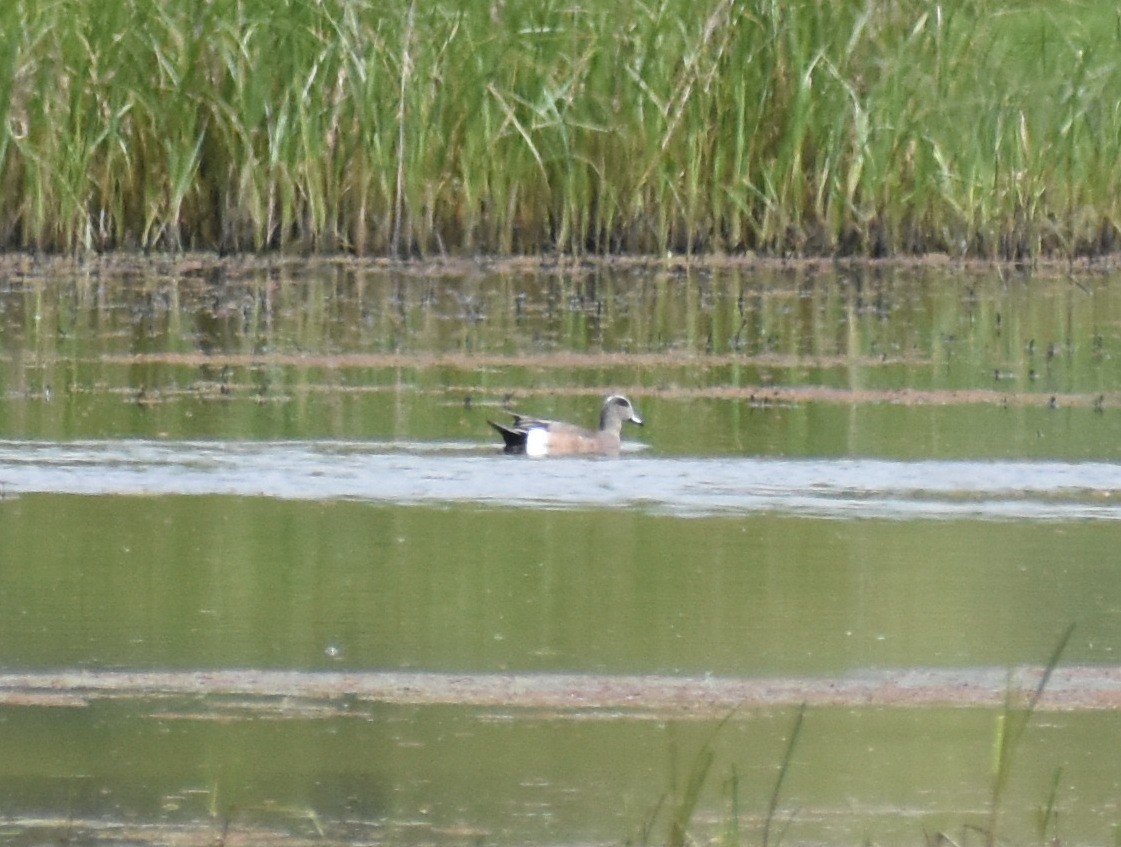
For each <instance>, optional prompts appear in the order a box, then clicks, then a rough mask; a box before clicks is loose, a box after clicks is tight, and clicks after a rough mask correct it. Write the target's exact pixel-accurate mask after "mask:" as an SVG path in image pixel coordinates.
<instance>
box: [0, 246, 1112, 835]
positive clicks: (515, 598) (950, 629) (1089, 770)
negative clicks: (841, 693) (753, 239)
mask: <svg viewBox="0 0 1121 847" xmlns="http://www.w3.org/2000/svg"><path fill="white" fill-rule="evenodd" d="M227 270H229V269H227ZM0 342H2V343H0V543H2V546H3V560H2V563H0V671H3V672H5V673H12V672H18V671H42V672H46V673H48V674H51V673H61V672H70V671H74V670H79V671H81V670H87V671H89V672H91V673H93V674H105V673H109V672H122V673H127V672H129V671H136V670H143V671H163V672H176V673H178V672H193V671H197V670H200V669H201V670H203V671H207V670H230V669H238V668H243V669H248V670H250V671H260V670H263V669H268V670H271V671H274V672H278V673H284V672H288V671H293V672H301V673H304V672H309V671H332V672H355V673H366V672H378V673H394V672H403V671H409V672H414V671H416V672H432V671H441V672H447V673H449V674H466V675H473V674H486V675H488V676H487V677H486V678H488V679H500V678H502V679H505V678H509V675H512V674H513V675H515V676H514V677H513V678H515V679H521V678H524V677H518V676H516V675H517V674H529V675H532V678H534V679H544V678H551V679H555V677H556V676H557V675H559V674H579V675H581V678H582V679H587V680H592V681H594V680H597V679H600V680H602V679H603V678H604V677H605V676H609V675H625V676H627V677H628V678H634V677H643V675H661V676H663V677H664V676H669V677H673V678H678V679H680V678H687V679H690V680H696V679H700V680H706V679H710V678H711V676H717V677H726V678H730V679H733V680H755V681H757V682H758V680H760V679H761V678H769V677H782V678H790V677H795V678H800V679H806V678H815V679H819V680H833V679H852V678H853V677H852V675H853V674H857V673H881V672H882V673H890V674H894V676H891V679H894V680H896V681H898V680H899V679H903V678H906V674H905V671H906V669H913V668H930V669H935V670H939V669H941V670H942V671H946V670H947V669H953V672H954V673H959V672H960V673H964V674H966V675H967V676H968V675H969V674H971V673H975V672H976V669H978V668H986V669H990V670H988V671H986V673H988V674H989V677H987V679H989V682H990V684H992V683H993V680H994V679H995V680H997V682H996V683H995V684H996V685H999V677H1000V676H1001V671H1000V670H999V669H1001V668H1008V667H1016V666H1021V665H1037V664H1038V663H1040V662H1041V661H1044V660H1045V658H1046V657H1047V656H1048V655H1050V654H1051V651H1052V650H1053V649H1054V646H1055V643H1056V641H1057V639H1058V638H1059V636H1060V634H1061V633H1063V632H1064V631H1065V630H1066V628H1067V626H1068V625H1069V624H1070V623H1072V622H1073V623H1075V624H1076V629H1075V635H1074V637H1073V638H1072V640H1071V641H1070V643H1069V645H1068V647H1067V651H1066V653H1065V654H1064V656H1063V662H1064V664H1072V665H1080V666H1085V667H1090V668H1093V667H1095V666H1099V667H1100V666H1104V667H1106V668H1111V667H1114V666H1116V665H1118V664H1119V659H1118V655H1119V653H1121V605H1119V604H1118V602H1117V601H1116V598H1117V597H1119V596H1121V572H1119V571H1118V569H1117V567H1116V549H1117V543H1116V534H1117V526H1116V523H1117V520H1118V518H1119V517H1121V511H1119V508H1121V507H1119V505H1118V501H1119V498H1121V414H1119V413H1118V403H1119V400H1118V397H1119V396H1121V395H1119V392H1121V372H1119V371H1118V369H1117V367H1116V361H1117V359H1118V358H1119V356H1121V286H1118V285H1116V284H1115V280H1111V279H1108V278H1105V277H1102V278H1100V279H1099V278H1090V277H1086V278H1080V279H1078V280H1073V281H1072V280H1069V279H1042V278H1035V279H1030V280H1029V279H1027V278H1014V279H1006V278H1001V277H1000V276H998V275H997V274H978V273H972V272H971V273H968V274H967V273H964V272H963V273H955V274H947V273H945V272H943V271H937V272H935V271H929V272H902V271H895V270H891V269H864V270H845V269H841V270H838V271H836V272H833V271H830V272H828V273H826V272H822V271H820V270H813V269H809V270H802V271H791V272H781V273H780V272H771V271H765V272H754V271H750V270H744V269H734V270H730V271H728V272H710V271H683V272H678V271H670V270H667V269H664V268H663V269H660V270H656V271H654V272H650V273H646V272H638V271H626V270H625V271H619V272H612V271H608V270H594V271H584V270H581V271H575V272H573V273H555V274H550V275H534V274H528V273H525V274H522V273H514V274H511V273H506V274H489V273H483V272H481V271H478V270H470V269H468V270H465V271H462V272H458V273H456V274H455V275H452V274H450V273H444V274H443V275H441V276H436V277H425V276H422V275H420V274H418V273H390V272H379V271H376V270H370V269H369V268H365V269H363V268H360V267H357V266H354V265H349V264H347V263H341V264H340V265H338V266H329V267H325V268H323V267H321V268H317V269H311V270H308V271H307V273H300V272H298V268H296V267H295V266H293V265H282V266H279V267H278V268H276V269H274V270H273V271H271V272H262V273H259V274H258V273H250V272H247V273H245V274H235V273H233V272H230V273H226V271H223V270H215V271H203V272H196V271H193V270H188V271H185V272H183V273H169V272H159V273H157V272H155V271H153V272H152V273H151V274H144V273H138V274H134V275H132V276H130V277H129V278H127V279H120V280H109V279H105V278H102V277H99V276H96V275H93V274H90V275H84V274H80V273H75V274H73V275H72V276H70V277H67V278H58V279H44V278H35V277H26V278H25V277H21V276H19V275H18V274H14V273H13V274H12V275H9V276H8V277H5V278H4V279H2V280H0ZM614 388H617V389H623V390H625V391H626V392H627V393H628V394H629V395H631V396H632V397H633V398H634V399H635V400H636V401H637V402H639V403H640V408H641V409H642V412H643V415H644V417H645V418H646V419H647V426H646V427H645V428H644V429H643V431H642V432H641V433H640V434H638V438H639V439H640V440H632V441H630V442H629V443H628V444H627V450H626V451H625V452H624V455H623V456H622V457H620V458H619V459H618V460H613V461H605V460H579V459H577V460H561V461H545V462H540V461H527V460H524V459H520V458H508V457H504V456H501V455H500V454H499V450H498V445H497V444H496V443H495V440H494V438H493V434H492V433H490V432H489V429H488V427H487V426H486V418H487V417H492V416H499V415H502V414H505V412H506V411H508V410H509V408H511V407H517V408H519V409H521V410H524V411H527V412H531V413H537V414H542V415H546V416H553V417H560V418H565V419H573V420H583V419H589V420H591V419H594V416H595V414H596V412H597V409H598V407H599V402H600V397H601V396H602V394H603V393H604V392H605V391H606V390H608V389H614ZM994 668H995V669H998V670H995V671H994V670H991V669H994ZM900 669H903V671H904V673H903V675H902V676H900V675H899V674H900ZM933 672H934V671H932V673H933ZM947 672H948V671H947ZM475 678H476V679H477V678H478V677H475ZM589 684H591V683H589ZM1086 685H1087V686H1088V684H1086ZM990 687H992V685H990ZM296 688H297V686H293V691H291V692H287V695H288V696H291V695H293V694H294V692H295V689H296ZM211 693H212V692H211ZM990 693H991V692H990ZM239 696H240V695H239ZM635 696H636V697H638V699H641V696H640V695H635ZM296 699H299V698H296ZM64 701H65V702H64ZM53 702H55V705H54V706H52V707H50V708H48V707H45V706H42V705H38V706H36V705H34V704H33V702H32V701H27V703H26V705H22V706H17V705H13V704H11V703H10V702H9V704H7V705H4V706H0V796H3V797H4V798H5V801H6V805H5V814H6V815H8V816H9V818H7V819H6V822H5V824H6V825H7V824H9V823H10V824H11V832H13V833H14V834H16V835H21V834H22V835H27V834H28V833H29V832H32V833H35V832H37V833H39V836H38V840H40V841H51V842H54V841H58V842H61V841H64V840H67V839H72V838H73V837H77V839H78V840H81V838H82V837H83V833H85V834H88V833H90V832H96V831H98V828H99V827H100V828H101V830H100V831H101V832H105V831H107V830H108V828H113V827H116V829H114V830H113V832H114V835H113V836H112V837H113V838H116V839H117V840H119V841H122V842H123V841H140V842H145V841H155V840H158V837H157V836H156V835H153V834H152V830H145V829H144V828H145V827H149V826H153V825H160V826H168V827H184V828H185V829H184V830H182V831H179V835H180V836H181V837H182V838H184V839H186V840H188V841H190V840H191V839H193V840H194V842H195V843H222V842H223V840H224V839H225V838H226V835H225V833H226V832H227V827H228V832H229V834H230V839H233V838H234V837H235V836H237V837H243V838H244V839H245V840H246V841H249V842H253V843H258V842H260V843H263V842H264V841H266V840H269V839H270V838H273V837H276V836H277V835H278V833H279V834H280V835H288V836H291V837H292V838H293V839H307V838H310V839H318V840H326V841H330V840H332V839H333V840H334V841H336V842H347V841H383V842H384V841H389V842H393V843H398V842H399V843H417V844H420V843H425V844H432V843H437V844H463V843H466V842H471V843H473V844H474V843H479V842H486V843H494V844H499V845H503V844H538V845H557V844H574V843H613V844H615V843H620V842H621V841H624V840H626V839H632V840H641V839H642V838H643V826H644V821H647V820H648V818H649V817H650V816H651V815H652V814H653V813H654V811H655V810H656V809H657V808H659V807H660V808H661V809H662V811H661V812H660V813H659V814H660V817H658V816H655V824H654V825H653V828H652V829H650V831H649V833H648V834H647V838H648V840H649V841H651V842H655V843H661V842H663V841H665V840H666V835H665V833H666V832H667V823H666V811H665V810H667V809H669V808H671V807H672V805H673V797H674V796H677V797H678V798H679V797H680V791H681V787H682V780H683V779H684V775H685V774H686V773H687V772H688V768H689V767H690V764H691V762H692V761H693V757H694V756H696V755H697V753H698V751H699V750H700V749H701V748H702V746H703V745H704V744H705V743H706V740H709V739H715V741H714V742H713V743H714V745H715V753H716V759H715V764H714V766H713V768H712V770H711V772H710V773H711V777H710V779H709V781H708V784H707V785H706V788H705V791H704V793H703V796H702V802H701V804H700V806H699V809H698V813H697V817H696V820H695V824H696V826H697V827H698V837H699V838H701V839H702V840H703V839H704V838H706V837H708V836H709V835H712V834H715V833H718V832H720V831H721V828H722V826H723V825H724V824H725V823H727V821H728V819H729V812H728V809H730V808H731V807H732V797H731V794H730V792H731V791H732V787H733V786H735V787H736V790H738V791H739V792H740V793H739V795H738V797H737V798H736V807H737V808H738V809H739V810H740V815H741V821H742V825H743V840H744V841H747V842H753V841H757V840H758V835H759V833H760V830H761V826H762V816H763V814H765V809H766V805H767V800H768V799H769V797H770V796H771V791H772V789H773V786H774V782H775V778H776V773H777V768H778V765H779V763H780V762H781V759H782V755H783V750H784V749H785V744H786V737H787V735H788V733H789V731H790V727H791V720H792V717H793V709H792V707H791V706H790V705H789V704H788V703H787V702H786V701H783V703H781V704H777V705H776V704H772V705H771V706H762V705H754V706H751V707H750V708H747V707H745V708H741V709H739V710H737V711H736V713H735V715H734V719H733V720H731V721H729V722H728V723H727V724H726V725H725V726H724V728H723V729H721V730H720V732H719V733H718V734H716V735H715V736H714V735H713V732H714V730H715V728H716V726H715V721H713V720H712V719H711V714H710V713H707V712H706V713H705V715H704V717H697V716H694V717H690V718H684V717H682V715H681V714H680V713H675V714H674V715H672V716H671V715H668V714H666V713H659V714H655V713H653V712H650V711H644V710H642V709H641V708H638V709H634V710H629V709H627V710H623V709H619V708H617V707H615V706H612V707H611V709H609V710H607V711H604V710H597V709H595V708H593V707H589V708H584V709H564V710H550V709H542V708H527V707H525V706H517V707H515V706H494V705H484V704H480V703H473V704H470V705H466V704H458V705H456V704H451V705H417V704H416V703H402V702H394V703H390V702H379V703H370V702H365V701H361V700H360V698H357V697H355V696H353V694H352V695H350V696H348V695H346V694H341V695H338V696H332V697H328V698H326V699H325V700H323V701H322V702H320V701H316V702H314V703H311V704H310V705H309V704H308V703H304V704H303V706H304V707H306V708H299V709H294V708H292V702H295V701H294V700H293V701H292V702H289V703H286V704H285V705H284V706H283V707H278V706H277V705H276V704H275V703H273V702H272V701H270V700H268V698H264V699H262V698H259V697H255V696H254V695H252V694H249V695H246V699H245V702H244V703H240V704H237V705H236V706H235V707H232V708H226V707H225V706H229V705H230V704H225V706H222V705H221V704H219V703H217V702H216V701H215V698H214V697H212V696H210V694H208V691H207V689H206V688H205V686H200V687H199V690H197V691H195V692H193V694H192V692H190V691H184V690H176V691H174V692H155V693H152V694H151V696H141V697H137V698H135V699H132V700H128V701H114V702H105V701H94V702H86V701H84V700H82V699H81V698H76V699H73V700H69V701H67V700H65V698H64V699H63V701H57V700H56V701H53ZM932 702H942V701H932ZM562 712H563V714H561V713H562ZM624 712H625V714H624ZM606 717H610V718H611V719H610V720H603V718H606ZM995 717H996V715H995V710H994V709H991V708H963V709H954V710H945V709H943V708H941V707H938V706H932V705H928V706H927V707H925V708H917V709H913V710H902V709H893V708H886V707H882V706H881V707H878V708H855V709H847V708H835V707H833V706H830V705H825V701H821V703H820V704H819V705H818V706H815V707H813V708H811V710H810V712H809V714H808V715H807V719H806V724H805V730H804V735H803V737H802V739H801V741H800V744H799V748H798V750H797V754H796V756H795V758H794V760H793V761H792V762H791V769H790V772H789V776H788V780H787V782H786V783H785V786H784V796H783V797H782V798H780V799H781V802H780V811H781V812H782V814H783V819H784V821H785V820H787V819H789V820H790V821H791V823H790V827H789V829H788V830H787V831H786V837H785V838H784V843H791V844H794V843H821V842H823V841H824V842H826V843H857V842H858V841H863V840H875V841H882V842H883V843H913V842H914V843H921V839H922V837H923V833H924V832H927V833H933V832H936V831H938V830H940V829H941V830H947V831H950V832H951V833H960V832H961V827H963V826H965V825H967V824H980V823H983V820H984V812H985V798H986V797H987V792H988V791H989V788H990V784H991V783H990V780H991V760H992V745H993V739H994V732H995V726H996V721H995ZM1116 724H1117V716H1116V713H1114V712H1110V711H1102V712H1096V713H1081V712H1071V713H1048V715H1047V716H1046V722H1043V721H1039V720H1037V721H1035V722H1033V723H1032V724H1031V726H1030V727H1029V731H1028V732H1027V733H1026V734H1025V736H1024V739H1025V740H1024V742H1023V746H1022V749H1021V750H1020V751H1019V755H1018V757H1017V760H1016V770H1015V773H1014V774H1013V781H1012V784H1011V786H1010V789H1009V795H1008V808H1007V811H1006V814H1005V816H1004V820H1005V821H1006V826H1007V827H1008V828H1007V830H1006V831H1005V832H1006V834H1007V836H1008V838H1009V839H1010V840H1013V841H1016V840H1019V841H1023V840H1031V839H1035V840H1043V836H1041V835H1040V833H1039V831H1038V830H1037V829H1036V828H1035V820H1036V818H1035V814H1034V813H1035V811H1036V810H1037V809H1038V808H1040V807H1041V805H1043V804H1044V803H1045V802H1046V798H1047V797H1048V796H1049V792H1050V791H1051V790H1052V778H1053V776H1054V774H1055V773H1056V771H1057V769H1060V768H1061V769H1062V770H1061V772H1062V777H1061V779H1060V780H1058V781H1057V782H1055V783H1054V786H1055V792H1056V793H1055V799H1056V802H1057V804H1058V807H1060V808H1061V812H1062V820H1063V822H1064V824H1063V832H1062V835H1063V836H1064V837H1066V838H1071V839H1073V840H1074V841H1076V842H1077V841H1083V842H1086V843H1102V842H1104V841H1105V840H1107V837H1108V833H1109V832H1110V827H1111V826H1112V824H1113V821H1112V820H1111V816H1112V815H1113V814H1114V810H1115V800H1116V797H1117V795H1118V791H1119V790H1121V781H1119V778H1118V775H1117V771H1116V762H1117V761H1118V758H1119V753H1121V751H1118V750H1115V749H1113V748H1114V747H1115V746H1116V744H1115V743H1114V741H1113V739H1116V738H1121V734H1119V733H1118V732H1117V725H1116ZM675 790H676V791H677V792H678V793H677V795H674V794H673V792H674V791H675ZM663 795H666V796H667V798H668V799H666V800H665V801H664V802H662V801H660V800H659V798H661V797H663ZM13 819H14V820H15V822H12V821H13ZM36 821H38V822H39V823H36ZM52 822H53V823H52ZM52 827H53V828H52ZM127 827H133V828H132V829H130V830H127V831H126V828H127ZM6 832H8V830H6ZM164 835H167V832H162V834H161V836H159V837H163V836H164ZM27 837H28V840H32V841H34V840H36V836H34V835H27ZM90 837H91V838H92V837H93V836H90ZM959 843H960V842H959Z"/></svg>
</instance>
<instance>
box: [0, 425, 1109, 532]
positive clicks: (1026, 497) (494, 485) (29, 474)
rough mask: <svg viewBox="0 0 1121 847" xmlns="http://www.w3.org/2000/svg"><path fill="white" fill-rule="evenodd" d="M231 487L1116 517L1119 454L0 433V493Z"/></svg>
mask: <svg viewBox="0 0 1121 847" xmlns="http://www.w3.org/2000/svg"><path fill="white" fill-rule="evenodd" d="M30 493H52V494H80V495H149V496H159V495H165V496H166V495H233V496H246V497H275V498H282V499H304V500H334V499H354V500H364V501H370V502H377V503H392V504H430V505H438V504H444V503H468V504H478V505H482V506H511V507H527V508H558V509H581V508H633V509H638V510H641V511H644V512H651V513H659V514H673V515H680V516H710V515H735V514H749V513H758V512H773V513H780V514H792V515H806V516H812V517H831V518H846V519H847V518H896V519H913V518H960V517H972V518H987V519H994V520H1024V519H1028V520H1105V521H1115V520H1121V465H1115V464H1109V463H1104V462H1028V461H995V460H994V461H891V460H884V459H849V458H845V459H837V458H824V459H780V458H767V457H720V458H687V457H665V456H658V455H653V454H651V453H649V452H648V451H631V452H629V453H628V455H626V456H624V457H622V458H621V459H618V460H603V459H565V460H548V461H534V460H528V459H524V458H522V457H506V456H502V455H499V454H496V453H495V452H494V450H493V448H490V447H487V448H481V447H480V446H479V445H477V444H464V443H409V442H341V441H287V442H275V441H270V442H254V441H151V440H147V441H146V440H135V441H128V440H124V441H122V440H106V441H73V442H61V443H60V442H38V441H0V497H8V496H14V495H19V494H30Z"/></svg>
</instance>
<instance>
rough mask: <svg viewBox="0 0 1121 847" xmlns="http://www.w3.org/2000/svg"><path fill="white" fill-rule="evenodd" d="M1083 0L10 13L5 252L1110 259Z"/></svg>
mask: <svg viewBox="0 0 1121 847" xmlns="http://www.w3.org/2000/svg"><path fill="white" fill-rule="evenodd" d="M1119 63H1121V17H1119V16H1118V13H1117V12H1116V11H1115V10H1114V9H1112V8H1111V7H1110V5H1109V4H1105V3H1098V2H1092V0H1003V1H1001V0H946V2H943V3H898V2H894V1H893V0H837V2H830V3H823V2H818V0H790V2H787V0H782V2H780V0H615V2H608V3H581V2H580V0H575V2H574V0H565V2H558V0H489V2H472V3H464V2H459V0H456V1H455V2H453V0H429V2H424V3H419V2H415V0H413V2H411V3H410V4H405V3H397V4H391V3H380V2H374V0H207V2H191V3H152V2H148V0H93V2H89V0H8V2H5V3H3V4H0V117H2V120H0V246H3V247H6V248H25V249H27V248H30V249H40V250H51V251H88V250H101V249H112V248H143V249H172V250H176V249H218V250H222V251H238V250H266V249H290V250H301V251H336V250H344V251H352V252H355V253H361V254H370V253H373V254H396V255H424V254H433V253H441V252H449V253H472V252H494V253H535V252H539V251H562V252H570V253H584V252H595V253H601V252H642V253H649V252H658V253H661V252H664V251H667V250H672V251H680V252H697V251H711V252H720V251H724V252H736V251H748V250H751V251H758V252H763V253H769V254H782V255H795V254H837V253H840V254H857V255H886V254H895V253H916V252H924V251H945V252H949V253H952V254H957V255H965V254H968V255H980V256H986V257H1003V258H1010V259H1017V258H1018V259H1030V258H1031V257H1035V256H1038V255H1043V254H1052V255H1061V256H1072V255H1077V254H1085V253H1091V254H1092V253H1096V252H1101V251H1106V250H1110V249H1112V248H1114V246H1115V244H1116V241H1117V236H1118V233H1119V228H1121V207H1119V204H1121V200H1119V198H1118V192H1117V190H1116V187H1117V186H1118V185H1121V66H1119Z"/></svg>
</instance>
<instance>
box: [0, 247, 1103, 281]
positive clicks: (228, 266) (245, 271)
mask: <svg viewBox="0 0 1121 847" xmlns="http://www.w3.org/2000/svg"><path fill="white" fill-rule="evenodd" d="M1119 268H1121V252H1118V253H1110V254H1106V255H1102V256H1093V257H1077V258H1069V257H1046V256H1043V257H1037V258H1036V259H1034V260H1033V261H1032V264H1031V267H1029V268H1025V267H1023V263H1022V262H1021V261H1020V260H1008V261H1004V260H999V259H995V258H994V259H982V258H970V257H961V256H950V255H946V254H942V253H927V254H922V255H914V256H892V257H885V258H879V259H874V258H866V257H859V256H857V257H845V258H838V257H820V256H819V257H814V256H807V257H774V256H763V255H757V254H755V253H733V254H718V253H700V254H692V255H687V254H679V253H667V254H665V255H659V256H654V255H581V256H576V255H563V254H560V255H558V254H547V255H525V256H499V255H477V256H454V255H444V256H432V257H428V258H422V259H393V258H387V257H377V256H368V257H367V256H364V257H359V256H348V255H342V254H338V255H323V256H310V257H309V256H300V255H291V254H285V253H279V252H277V253H262V254H250V253H242V254H234V255H227V256H220V255H218V254H217V253H206V252H188V253H138V252H129V251H127V250H118V251H111V252H108V253H98V254H95V253H82V254H76V255H51V254H43V253H19V252H8V253H0V274H2V275H4V276H8V277H13V276H14V277H24V278H47V277H52V276H60V275H80V276H91V277H100V276H143V277H145V278H153V277H183V276H206V277H217V278H223V279H238V278H244V277H250V276H258V275H260V274H262V273H278V272H292V273H300V274H302V273H307V272H314V271H316V270H329V269H338V270H348V271H354V272H359V273H361V272H381V273H395V274H401V275H404V276H414V277H435V276H465V275H472V274H478V273H492V274H524V273H536V274H558V273H560V274H577V273H587V272H609V271H639V272H649V273H667V272H668V273H683V272H691V271H701V272H705V271H741V272H771V273H776V272H794V273H797V272H805V273H820V272H830V271H835V270H839V269H868V270H875V269H883V270H893V269H895V270H911V271H922V270H931V269H933V270H938V271H940V272H960V273H970V274H976V273H997V274H1001V275H1004V276H1012V275H1015V276H1018V277H1028V276H1031V277H1041V276H1042V277H1048V278H1056V277H1069V276H1072V275H1075V276H1077V275H1083V276H1085V275H1088V274H1090V275H1092V274H1102V273H1111V272H1114V271H1116V270H1117V269H1119Z"/></svg>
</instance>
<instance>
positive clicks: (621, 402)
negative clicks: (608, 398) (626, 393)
mask: <svg viewBox="0 0 1121 847" xmlns="http://www.w3.org/2000/svg"><path fill="white" fill-rule="evenodd" d="M615 405H616V406H622V407H623V408H626V407H627V406H629V405H630V401H629V400H627V399H626V398H625V397H616V398H615Z"/></svg>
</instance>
